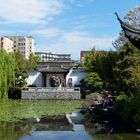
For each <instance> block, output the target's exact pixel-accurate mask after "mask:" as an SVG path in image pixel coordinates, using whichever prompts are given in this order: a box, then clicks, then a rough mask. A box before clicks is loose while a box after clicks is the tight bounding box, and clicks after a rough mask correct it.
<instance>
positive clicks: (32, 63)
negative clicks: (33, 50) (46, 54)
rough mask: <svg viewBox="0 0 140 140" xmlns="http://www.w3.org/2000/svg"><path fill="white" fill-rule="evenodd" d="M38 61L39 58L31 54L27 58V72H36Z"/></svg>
mask: <svg viewBox="0 0 140 140" xmlns="http://www.w3.org/2000/svg"><path fill="white" fill-rule="evenodd" d="M39 61H40V58H39V57H38V56H35V55H34V54H31V55H30V57H29V65H28V66H29V67H28V69H29V70H36V69H37V66H38V63H39Z"/></svg>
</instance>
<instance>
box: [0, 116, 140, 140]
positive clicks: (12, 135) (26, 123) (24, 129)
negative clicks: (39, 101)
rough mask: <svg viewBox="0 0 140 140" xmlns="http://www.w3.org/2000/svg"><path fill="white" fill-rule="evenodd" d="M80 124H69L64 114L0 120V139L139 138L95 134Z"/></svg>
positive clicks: (110, 139) (120, 139)
mask: <svg viewBox="0 0 140 140" xmlns="http://www.w3.org/2000/svg"><path fill="white" fill-rule="evenodd" d="M94 132H95V130H94V129H93V128H90V127H85V126H84V125H82V124H73V125H72V124H70V123H69V122H68V121H67V119H66V117H65V116H53V117H44V118H40V121H39V122H37V121H36V119H35V118H32V119H26V120H22V121H20V122H16V123H14V122H11V123H8V122H1V123H0V140H140V137H139V135H134V134H110V135H107V134H95V133H94Z"/></svg>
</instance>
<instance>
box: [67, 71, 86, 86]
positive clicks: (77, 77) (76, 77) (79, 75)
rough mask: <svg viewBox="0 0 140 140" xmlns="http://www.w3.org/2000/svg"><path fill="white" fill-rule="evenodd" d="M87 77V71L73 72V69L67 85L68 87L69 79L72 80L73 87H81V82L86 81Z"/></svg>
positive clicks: (68, 76) (69, 74)
mask: <svg viewBox="0 0 140 140" xmlns="http://www.w3.org/2000/svg"><path fill="white" fill-rule="evenodd" d="M86 76H87V72H86V71H84V70H83V71H81V70H79V71H78V70H73V69H71V70H70V71H69V73H68V74H67V76H66V85H67V86H68V79H69V78H72V86H73V87H74V86H76V85H80V84H81V83H80V81H81V80H82V79H84V78H85V77H86Z"/></svg>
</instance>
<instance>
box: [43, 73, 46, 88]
mask: <svg viewBox="0 0 140 140" xmlns="http://www.w3.org/2000/svg"><path fill="white" fill-rule="evenodd" d="M42 87H46V73H42Z"/></svg>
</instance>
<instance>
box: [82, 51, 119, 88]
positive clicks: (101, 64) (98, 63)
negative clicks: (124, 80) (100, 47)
mask: <svg viewBox="0 0 140 140" xmlns="http://www.w3.org/2000/svg"><path fill="white" fill-rule="evenodd" d="M117 60H118V55H117V53H116V52H113V51H108V52H106V51H97V52H96V54H94V55H93V51H91V52H89V53H88V54H87V55H86V57H85V60H84V62H83V67H84V68H85V69H89V70H92V71H94V72H96V73H98V74H99V76H100V77H101V79H102V80H103V82H104V83H105V84H104V85H105V88H107V87H108V86H109V88H110V87H111V86H112V85H113V83H114V72H113V67H114V66H115V62H116V61H117Z"/></svg>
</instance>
